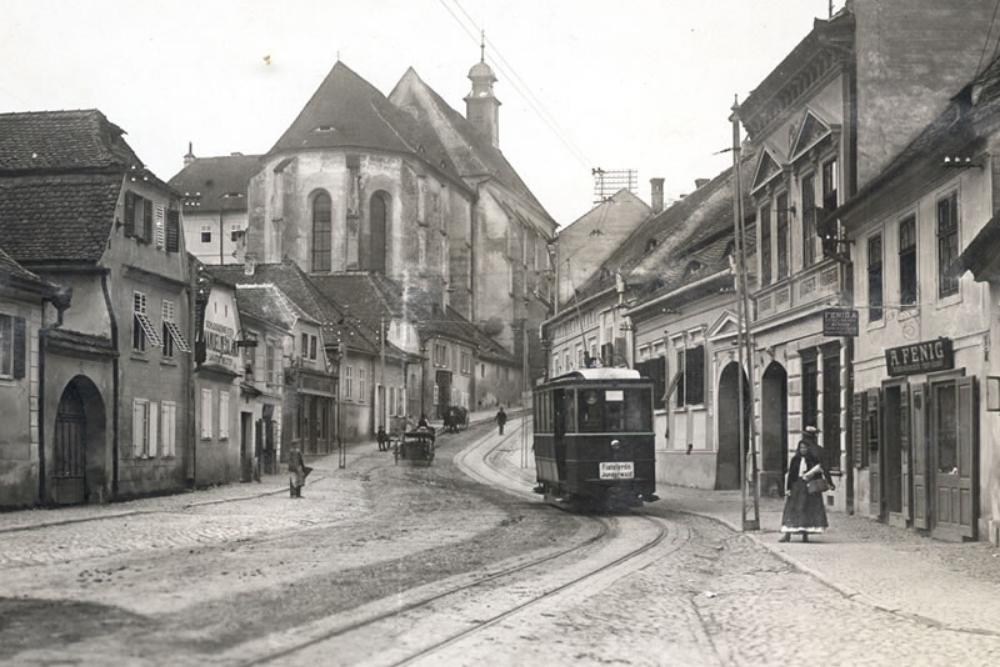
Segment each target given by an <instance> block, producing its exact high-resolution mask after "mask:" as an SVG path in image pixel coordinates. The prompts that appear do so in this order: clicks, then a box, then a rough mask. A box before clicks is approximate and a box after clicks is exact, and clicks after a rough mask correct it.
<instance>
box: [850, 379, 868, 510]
mask: <svg viewBox="0 0 1000 667" xmlns="http://www.w3.org/2000/svg"><path fill="white" fill-rule="evenodd" d="M851 412H852V414H851V422H852V423H851V464H852V465H853V466H854V468H855V470H858V469H861V468H863V467H864V466H865V462H866V456H865V450H866V448H867V447H868V443H867V442H865V418H866V416H867V413H866V412H865V394H864V392H855V393H854V404H853V406H852V410H851ZM858 478H859V476H858V475H857V474H855V475H854V483H855V484H857V481H858ZM856 489H857V487H855V493H854V498H857V497H858V494H857V490H856ZM858 509H860V508H858V506H857V505H855V511H857V510H858Z"/></svg>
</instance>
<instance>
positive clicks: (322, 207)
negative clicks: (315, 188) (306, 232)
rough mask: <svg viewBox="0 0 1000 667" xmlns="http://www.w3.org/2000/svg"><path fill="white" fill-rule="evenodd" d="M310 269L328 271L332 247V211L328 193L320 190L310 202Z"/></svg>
mask: <svg viewBox="0 0 1000 667" xmlns="http://www.w3.org/2000/svg"><path fill="white" fill-rule="evenodd" d="M312 224H313V228H312V270H313V271H329V270H330V253H331V249H332V247H333V239H332V233H333V212H332V210H331V204H330V195H328V194H326V193H325V192H320V193H319V194H317V195H316V196H315V197H313V202H312Z"/></svg>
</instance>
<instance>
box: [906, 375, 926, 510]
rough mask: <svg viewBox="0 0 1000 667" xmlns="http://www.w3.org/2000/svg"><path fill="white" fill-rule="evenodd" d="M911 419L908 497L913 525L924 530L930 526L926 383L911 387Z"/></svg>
mask: <svg viewBox="0 0 1000 667" xmlns="http://www.w3.org/2000/svg"><path fill="white" fill-rule="evenodd" d="M912 393H913V419H912V420H911V431H910V439H911V441H912V442H911V446H910V453H911V454H912V459H911V461H912V464H911V469H912V470H913V475H912V482H913V496H912V498H911V499H910V502H911V505H912V510H913V527H914V528H921V529H924V530H926V529H927V528H929V527H930V501H929V497H928V490H929V489H930V484H929V483H928V472H929V465H928V451H927V415H928V412H929V411H928V410H927V396H928V392H927V385H923V384H918V385H914V387H913V392H912Z"/></svg>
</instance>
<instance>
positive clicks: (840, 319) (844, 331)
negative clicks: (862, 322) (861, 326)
mask: <svg viewBox="0 0 1000 667" xmlns="http://www.w3.org/2000/svg"><path fill="white" fill-rule="evenodd" d="M823 335H824V336H857V335H858V311H856V310H852V309H850V308H827V309H826V310H824V311H823Z"/></svg>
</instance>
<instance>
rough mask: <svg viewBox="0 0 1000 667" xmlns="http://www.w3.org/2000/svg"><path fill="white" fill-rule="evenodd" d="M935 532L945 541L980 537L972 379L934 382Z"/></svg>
mask: <svg viewBox="0 0 1000 667" xmlns="http://www.w3.org/2000/svg"><path fill="white" fill-rule="evenodd" d="M931 393H932V399H933V400H932V412H931V424H932V430H931V454H932V455H931V461H932V463H933V465H932V467H931V474H932V476H933V477H932V479H933V486H932V488H933V498H934V504H933V514H932V522H931V535H933V536H934V537H936V538H939V539H944V540H953V541H958V540H961V539H963V538H968V539H974V538H975V535H976V518H977V517H976V507H975V505H976V493H975V491H976V477H977V472H978V471H977V466H976V454H977V452H976V444H977V443H976V440H977V437H976V436H977V434H978V431H979V429H978V419H977V417H978V412H979V411H978V401H977V398H978V397H977V395H976V386H975V379H974V378H959V379H957V380H948V381H945V382H939V383H935V384H933V385H932V386H931Z"/></svg>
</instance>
